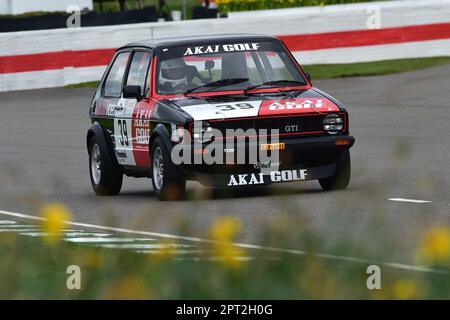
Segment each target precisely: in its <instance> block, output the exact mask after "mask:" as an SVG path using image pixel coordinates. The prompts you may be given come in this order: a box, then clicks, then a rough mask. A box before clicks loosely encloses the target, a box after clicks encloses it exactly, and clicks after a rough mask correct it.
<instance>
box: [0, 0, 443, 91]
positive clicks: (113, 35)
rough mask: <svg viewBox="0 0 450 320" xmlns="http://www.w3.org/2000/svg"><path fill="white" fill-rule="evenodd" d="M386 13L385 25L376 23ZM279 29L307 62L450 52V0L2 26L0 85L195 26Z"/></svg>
mask: <svg viewBox="0 0 450 320" xmlns="http://www.w3.org/2000/svg"><path fill="white" fill-rule="evenodd" d="M374 12H375V13H376V12H379V13H380V23H381V24H380V25H379V27H380V29H376V30H370V29H369V28H368V26H369V27H373V25H372V24H370V23H369V25H368V21H369V22H373V21H374V20H373V14H374ZM241 32H245V33H249V32H250V33H263V34H270V35H277V36H280V37H281V38H282V39H283V40H284V41H285V42H286V43H287V44H288V46H289V47H290V49H291V50H292V51H293V52H294V55H295V56H296V58H297V59H298V60H299V61H300V63H302V64H315V63H348V62H361V61H376V60H385V59H401V58H413V57H431V56H449V55H450V0H427V1H423V0H416V1H412V0H410V1H392V2H369V3H359V4H349V5H334V6H325V7H311V8H298V9H281V10H271V11H260V12H243V13H234V14H232V15H231V16H230V18H228V19H210V20H192V21H182V22H166V23H143V24H132V25H121V26H107V27H90V28H81V29H58V30H41V31H26V32H12V33H3V34H0V91H8V90H22V89H31V88H43V87H55V86H63V85H66V84H70V83H77V82H85V81H93V80H97V79H99V78H100V77H101V74H102V72H103V70H104V68H105V65H106V63H107V61H108V60H109V57H110V56H111V55H112V52H113V50H114V48H117V47H119V46H122V45H124V44H126V43H128V42H132V41H138V40H143V39H151V38H157V37H158V38H159V37H170V36H180V35H194V34H205V33H206V34H220V33H241Z"/></svg>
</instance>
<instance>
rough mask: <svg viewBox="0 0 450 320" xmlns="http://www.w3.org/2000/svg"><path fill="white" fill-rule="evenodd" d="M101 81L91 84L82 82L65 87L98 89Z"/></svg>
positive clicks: (91, 82)
mask: <svg viewBox="0 0 450 320" xmlns="http://www.w3.org/2000/svg"><path fill="white" fill-rule="evenodd" d="M99 83H100V81H90V82H82V83H75V84H69V85H66V86H65V87H66V88H68V89H74V88H96V87H97V86H98V85H99Z"/></svg>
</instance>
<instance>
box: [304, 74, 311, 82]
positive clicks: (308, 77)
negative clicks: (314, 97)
mask: <svg viewBox="0 0 450 320" xmlns="http://www.w3.org/2000/svg"><path fill="white" fill-rule="evenodd" d="M305 75H306V79H308V81H309V82H311V74H310V73H309V72H305Z"/></svg>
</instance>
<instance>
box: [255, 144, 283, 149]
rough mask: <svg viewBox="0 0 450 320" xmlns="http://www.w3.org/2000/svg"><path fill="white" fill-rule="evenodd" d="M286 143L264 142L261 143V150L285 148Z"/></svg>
mask: <svg viewBox="0 0 450 320" xmlns="http://www.w3.org/2000/svg"><path fill="white" fill-rule="evenodd" d="M284 149H286V143H264V144H261V150H284Z"/></svg>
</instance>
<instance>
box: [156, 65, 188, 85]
mask: <svg viewBox="0 0 450 320" xmlns="http://www.w3.org/2000/svg"><path fill="white" fill-rule="evenodd" d="M187 81H188V79H187V65H186V63H185V62H184V60H183V59H182V58H176V59H170V60H165V61H163V62H161V72H160V74H159V81H158V82H159V83H160V84H161V85H162V87H163V88H164V91H178V90H180V89H183V88H185V87H186V86H187Z"/></svg>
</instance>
